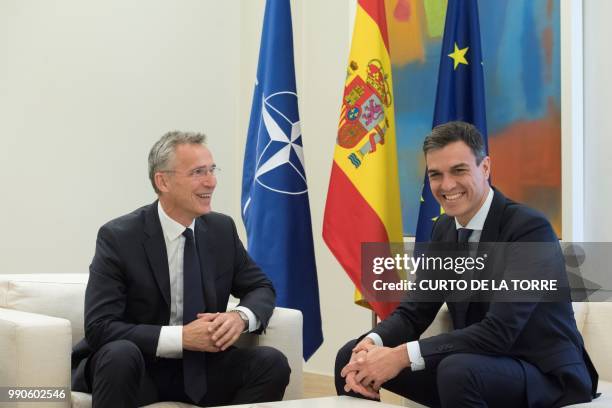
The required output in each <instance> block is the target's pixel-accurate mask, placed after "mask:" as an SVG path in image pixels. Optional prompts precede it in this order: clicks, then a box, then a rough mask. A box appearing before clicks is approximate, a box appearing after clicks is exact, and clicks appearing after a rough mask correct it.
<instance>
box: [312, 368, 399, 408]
mask: <svg viewBox="0 0 612 408" xmlns="http://www.w3.org/2000/svg"><path fill="white" fill-rule="evenodd" d="M332 395H336V389H335V387H334V378H333V377H331V376H327V375H320V374H312V373H306V372H305V373H304V398H319V397H329V396H332ZM381 399H382V401H383V402H385V403H387V404H393V405H401V404H402V397H400V396H399V395H397V394H393V393H392V392H389V391H386V390H382V392H381Z"/></svg>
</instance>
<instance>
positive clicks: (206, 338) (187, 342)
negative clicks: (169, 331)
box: [183, 313, 220, 353]
mask: <svg viewBox="0 0 612 408" xmlns="http://www.w3.org/2000/svg"><path fill="white" fill-rule="evenodd" d="M216 316H217V313H203V314H200V315H199V317H198V318H197V319H195V320H194V321H192V322H191V323H188V324H186V325H184V326H183V349H185V350H191V351H207V352H209V353H216V352H218V351H219V350H220V348H219V347H217V346H215V341H214V340H213V339H212V334H213V333H211V332H210V331H209V330H208V329H209V327H210V326H211V325H212V321H213V320H214V319H215V317H216Z"/></svg>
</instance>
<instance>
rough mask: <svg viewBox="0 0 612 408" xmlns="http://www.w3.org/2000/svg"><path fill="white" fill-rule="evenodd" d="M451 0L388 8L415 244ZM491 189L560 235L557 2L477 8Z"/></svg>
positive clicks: (408, 219) (405, 210)
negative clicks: (538, 215)
mask: <svg viewBox="0 0 612 408" xmlns="http://www.w3.org/2000/svg"><path fill="white" fill-rule="evenodd" d="M446 6H447V0H388V1H386V8H387V10H386V11H387V21H388V28H389V37H390V48H391V59H392V64H393V86H394V91H395V92H394V93H395V115H396V123H397V139H398V159H399V174H400V184H401V198H402V215H403V224H404V234H405V235H408V236H413V235H414V233H415V228H416V221H417V217H418V209H419V197H420V191H421V187H422V181H423V174H424V171H425V161H424V158H423V154H422V152H421V146H422V142H423V138H424V137H425V136H426V135H427V134H428V133H429V131H430V130H431V124H432V118H433V109H434V102H435V94H436V84H437V75H438V65H439V62H440V44H441V41H442V35H443V32H444V18H445V14H446ZM479 13H480V32H481V37H482V49H483V59H484V61H483V64H484V72H485V93H486V105H487V112H486V113H487V125H488V133H489V148H490V155H491V160H492V165H493V174H492V183H493V185H495V186H496V187H498V188H499V189H500V190H501V191H502V192H503V193H504V194H505V195H506V196H508V197H510V198H512V199H514V200H516V201H519V202H523V203H525V204H527V205H529V206H531V207H534V208H537V209H538V210H540V211H542V212H543V213H544V214H546V216H547V217H548V219H549V220H550V221H551V223H552V224H553V226H554V228H555V231H556V232H557V234H558V235H559V236H561V231H562V226H561V77H560V4H559V0H495V1H490V0H480V1H479Z"/></svg>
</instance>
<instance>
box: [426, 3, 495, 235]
mask: <svg viewBox="0 0 612 408" xmlns="http://www.w3.org/2000/svg"><path fill="white" fill-rule="evenodd" d="M453 120H461V121H464V122H468V123H471V124H473V125H474V126H476V127H477V128H478V130H479V131H480V133H481V134H482V136H483V138H484V142H485V148H486V149H487V152H488V151H489V148H488V141H487V120H486V114H485V93H484V73H483V67H482V50H481V47H480V26H479V23H478V4H477V1H476V0H448V8H447V10H446V23H445V25H444V38H443V40H442V53H441V56H440V70H439V73H438V90H437V93H436V106H435V111H434V118H433V127H436V126H438V125H440V124H443V123H446V122H450V121H453ZM439 216H440V205H439V204H438V202H437V201H436V200H435V198H434V197H433V195H432V193H431V188H430V186H429V179H428V178H427V172H426V174H425V180H424V183H423V193H422V195H421V207H420V209H419V220H418V223H417V232H416V240H417V241H429V238H430V235H431V229H432V227H433V223H434V221H435V220H436V219H437V217H439Z"/></svg>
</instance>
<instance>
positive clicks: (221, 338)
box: [198, 312, 244, 351]
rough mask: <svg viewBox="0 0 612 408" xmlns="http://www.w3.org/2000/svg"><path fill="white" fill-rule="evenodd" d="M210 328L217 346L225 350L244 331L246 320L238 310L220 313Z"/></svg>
mask: <svg viewBox="0 0 612 408" xmlns="http://www.w3.org/2000/svg"><path fill="white" fill-rule="evenodd" d="M198 317H199V315H198ZM208 330H209V331H210V333H212V340H213V341H214V342H215V346H217V347H219V349H221V351H225V350H226V349H227V348H228V347H229V346H231V345H232V344H234V343H235V342H236V340H238V338H239V337H240V334H241V333H242V332H243V331H244V321H243V320H242V318H241V317H240V315H239V314H238V313H236V312H225V313H219V314H217V317H215V319H214V320H213V321H212V324H211V325H210V327H209V328H208Z"/></svg>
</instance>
